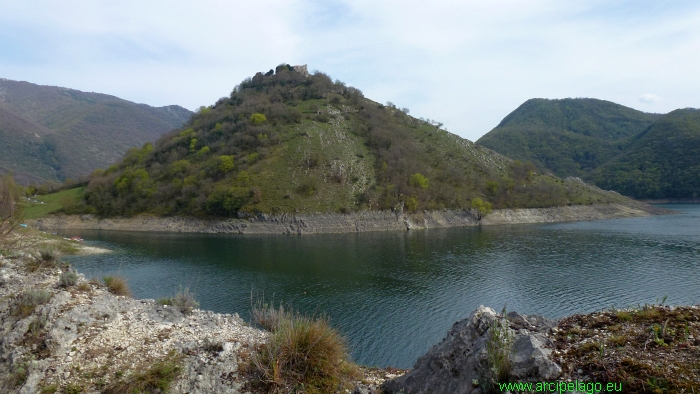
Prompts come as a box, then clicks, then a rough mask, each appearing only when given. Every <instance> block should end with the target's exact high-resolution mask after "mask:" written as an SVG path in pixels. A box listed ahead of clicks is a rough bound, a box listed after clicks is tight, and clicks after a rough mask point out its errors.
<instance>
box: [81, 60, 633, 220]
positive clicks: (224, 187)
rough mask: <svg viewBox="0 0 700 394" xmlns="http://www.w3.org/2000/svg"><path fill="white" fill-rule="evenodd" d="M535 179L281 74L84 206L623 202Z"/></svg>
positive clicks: (412, 123)
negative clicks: (481, 200)
mask: <svg viewBox="0 0 700 394" xmlns="http://www.w3.org/2000/svg"><path fill="white" fill-rule="evenodd" d="M534 170H535V168H534V167H533V166H532V165H529V164H523V163H520V162H513V161H511V160H510V159H508V158H506V157H504V156H501V155H499V154H497V153H495V152H493V151H491V150H489V149H486V148H484V147H481V146H478V145H475V144H473V143H472V142H470V141H467V140H465V139H462V138H460V137H458V136H456V135H454V134H450V133H448V132H447V131H444V130H441V129H439V128H438V127H436V125H434V124H431V123H429V122H426V121H423V120H419V119H416V118H413V117H411V116H409V115H408V111H407V110H400V109H397V108H396V107H395V106H393V105H388V106H385V105H381V104H378V103H376V102H374V101H372V100H369V99H367V98H365V97H364V96H363V95H362V93H361V92H360V91H359V90H357V89H355V88H352V87H348V86H346V85H345V84H343V83H342V82H339V81H336V82H333V81H332V80H331V79H330V78H329V77H328V76H327V75H325V74H323V73H315V74H313V75H307V74H306V73H302V72H296V71H294V70H293V68H292V67H289V66H287V65H281V66H278V67H277V70H276V72H274V71H273V70H270V71H269V72H268V73H266V74H263V73H257V74H256V75H255V76H254V77H253V78H249V79H246V80H244V81H243V82H242V83H241V84H240V85H239V86H236V88H235V89H234V90H233V92H232V93H231V95H230V96H229V97H226V98H222V99H220V100H219V101H218V102H216V103H215V104H214V105H212V106H210V107H208V108H206V109H204V110H202V111H200V112H199V113H197V114H195V115H194V116H193V117H192V118H191V119H190V120H189V121H188V122H187V124H186V125H185V126H183V127H181V128H180V129H177V130H174V131H172V132H170V133H168V134H166V135H164V136H163V137H161V138H160V139H159V140H158V141H157V142H156V143H155V144H154V145H151V144H146V145H144V146H143V147H142V148H141V149H132V150H130V151H129V152H127V154H126V155H125V157H124V158H123V160H121V161H120V162H118V163H117V164H115V165H113V166H111V167H109V168H108V169H106V170H104V171H103V170H100V171H96V172H95V173H94V174H93V176H92V177H91V180H90V183H89V185H88V186H87V188H86V190H85V201H86V203H87V204H88V207H89V208H88V210H91V211H96V212H98V213H99V214H101V215H103V216H114V215H133V214H137V213H144V212H146V213H153V214H158V215H171V214H178V215H197V216H232V215H239V216H240V215H245V214H246V213H252V212H266V213H282V212H291V213H293V212H349V211H355V210H360V209H372V210H376V209H395V208H400V207H403V208H404V209H407V210H409V211H415V210H427V209H440V208H468V207H469V206H470V203H471V201H472V200H473V199H474V198H477V197H479V198H482V199H486V200H488V201H491V202H492V203H493V204H494V205H495V207H543V206H554V205H563V204H586V203H596V202H610V201H613V200H616V199H617V200H619V199H621V197H615V196H614V195H613V194H610V193H603V192H600V191H597V190H595V189H592V188H590V187H588V186H586V185H582V184H581V183H579V182H575V181H563V180H561V179H558V178H555V177H552V176H547V175H540V174H537V173H536V171H534Z"/></svg>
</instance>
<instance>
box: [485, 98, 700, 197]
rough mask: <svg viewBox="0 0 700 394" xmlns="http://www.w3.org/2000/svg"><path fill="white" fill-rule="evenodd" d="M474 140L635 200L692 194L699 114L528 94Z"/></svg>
mask: <svg viewBox="0 0 700 394" xmlns="http://www.w3.org/2000/svg"><path fill="white" fill-rule="evenodd" d="M477 143H478V144H480V145H483V146H486V147H488V148H491V149H493V150H495V151H497V152H499V153H501V154H504V155H507V156H509V157H512V158H515V159H519V160H529V161H532V162H533V163H535V164H536V165H537V166H538V168H540V169H542V170H545V171H551V172H552V173H554V174H556V175H558V176H561V177H566V176H578V177H581V178H583V179H584V180H586V181H590V182H593V183H594V184H596V185H597V186H599V187H601V188H603V189H610V190H615V191H617V192H619V193H622V194H624V195H626V196H630V197H634V198H651V199H662V198H697V197H698V195H699V194H700V183H699V182H698V169H700V154H698V153H699V151H700V117H699V116H698V110H693V109H684V110H677V111H673V112H671V113H669V114H667V115H662V114H649V113H644V112H640V111H636V110H633V109H631V108H627V107H624V106H621V105H618V104H614V103H611V102H608V101H602V100H595V99H564V100H544V99H532V100H528V101H527V102H525V103H524V104H523V105H521V106H520V107H519V108H518V109H516V110H515V111H513V112H512V113H511V114H509V115H508V116H507V117H506V118H505V119H503V121H502V122H501V123H500V124H499V125H498V126H497V127H496V128H494V129H493V130H491V131H490V132H489V133H488V134H486V135H484V136H483V137H482V138H481V139H479V141H477Z"/></svg>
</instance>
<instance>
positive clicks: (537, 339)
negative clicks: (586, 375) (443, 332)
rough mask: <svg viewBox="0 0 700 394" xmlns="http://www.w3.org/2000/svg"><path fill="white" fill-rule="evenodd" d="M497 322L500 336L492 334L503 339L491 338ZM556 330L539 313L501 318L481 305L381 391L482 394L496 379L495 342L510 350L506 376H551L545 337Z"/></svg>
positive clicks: (556, 371) (553, 367) (555, 372)
mask: <svg viewBox="0 0 700 394" xmlns="http://www.w3.org/2000/svg"><path fill="white" fill-rule="evenodd" d="M499 325H500V327H501V329H502V330H503V331H501V335H502V336H496V338H502V339H504V338H509V339H508V340H503V341H501V340H500V339H499V340H497V341H494V337H493V335H494V332H495V330H498V329H499ZM555 329H556V328H555V325H554V322H553V321H550V320H547V319H545V318H543V317H541V316H522V315H520V314H518V313H514V312H511V313H510V314H508V316H507V317H506V316H502V315H498V314H497V313H496V312H494V310H493V309H491V308H487V307H484V306H480V307H479V308H478V309H477V310H475V311H474V312H472V314H471V315H470V316H469V317H468V318H467V319H464V320H461V321H459V322H457V323H455V324H454V325H453V326H452V329H450V331H449V332H448V333H447V336H446V337H445V339H443V340H442V342H440V343H439V344H437V345H435V346H433V347H432V348H431V349H430V350H429V351H428V353H426V354H425V355H423V356H422V357H420V358H419V359H418V361H416V363H415V365H414V367H413V369H412V370H411V371H409V372H408V373H406V374H405V375H403V376H401V377H398V378H396V379H393V380H388V381H386V382H384V384H383V385H382V390H383V393H385V394H390V393H404V394H428V393H459V394H476V393H484V392H486V391H487V390H488V387H489V385H490V384H492V383H493V382H495V380H496V379H495V376H494V369H495V368H496V366H494V361H493V360H494V358H493V354H494V353H495V352H498V351H499V348H498V347H500V346H503V347H504V348H501V349H500V351H503V350H505V352H506V353H505V354H510V366H509V368H506V370H505V373H507V375H508V378H509V379H511V380H517V381H521V382H525V381H540V380H547V381H551V380H554V379H556V378H557V377H559V376H560V374H561V372H562V370H561V368H560V367H559V365H557V364H556V363H555V362H554V361H552V360H551V358H550V354H551V346H552V340H551V339H550V338H549V336H550V334H551V332H552V330H555ZM496 335H498V334H496ZM494 346H496V348H495V347H494ZM510 349H512V350H510ZM499 392H500V391H499Z"/></svg>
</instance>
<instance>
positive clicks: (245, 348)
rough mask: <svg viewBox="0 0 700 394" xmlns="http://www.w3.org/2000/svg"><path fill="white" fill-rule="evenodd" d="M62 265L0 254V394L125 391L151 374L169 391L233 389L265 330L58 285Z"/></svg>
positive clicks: (91, 286) (90, 286)
mask: <svg viewBox="0 0 700 394" xmlns="http://www.w3.org/2000/svg"><path fill="white" fill-rule="evenodd" d="M66 269H67V267H61V266H46V267H41V266H40V267H38V268H37V266H36V265H35V257H32V256H29V255H17V256H15V257H13V258H7V257H2V256H0V299H2V300H3V302H2V303H0V338H2V339H0V391H1V392H3V393H13V392H17V393H38V392H44V391H42V390H49V391H48V392H54V391H50V390H61V391H60V392H67V390H69V389H71V388H72V389H83V390H87V391H91V390H93V391H94V390H99V391H101V392H126V391H124V390H129V388H131V387H139V386H137V384H143V383H144V382H147V381H148V379H152V378H153V376H157V377H158V379H161V378H166V380H167V379H170V380H171V382H170V384H169V386H170V390H169V391H168V392H172V393H214V392H216V393H238V392H239V390H240V389H241V386H242V384H243V380H242V378H241V377H240V376H239V365H240V364H241V359H242V355H243V354H244V353H249V352H250V351H251V349H252V347H254V346H255V345H256V344H260V343H262V342H263V341H264V340H265V338H266V335H267V334H266V333H265V332H263V331H260V330H257V329H254V328H251V327H249V326H247V325H246V324H245V323H244V322H243V321H242V320H241V319H240V318H239V317H238V315H226V314H216V313H213V312H210V311H201V310H194V311H192V312H191V313H189V314H187V315H185V314H183V313H182V312H181V311H180V310H179V309H177V308H175V307H173V306H165V305H159V304H157V303H156V302H155V301H153V300H134V299H131V298H128V297H124V296H116V295H114V294H111V293H110V292H108V291H107V290H106V289H105V287H104V286H103V285H100V284H98V283H93V282H87V281H86V280H85V278H84V277H83V276H82V275H78V280H77V282H76V284H75V285H72V286H69V287H63V286H61V285H60V279H59V278H60V275H61V274H62V273H63V272H65V270H66ZM31 271H34V272H31ZM154 384H155V383H154ZM146 387H149V386H146ZM149 390H152V388H151V389H149ZM75 392H78V391H75ZM81 392H82V391H81Z"/></svg>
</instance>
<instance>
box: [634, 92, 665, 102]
mask: <svg viewBox="0 0 700 394" xmlns="http://www.w3.org/2000/svg"><path fill="white" fill-rule="evenodd" d="M659 100H661V97H659V96H657V95H655V94H653V93H644V94H643V95H641V96H639V101H641V102H643V103H645V104H650V103H655V102H657V101H659Z"/></svg>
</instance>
